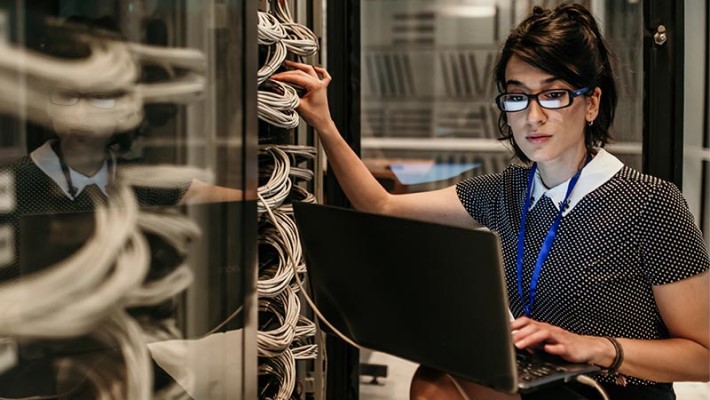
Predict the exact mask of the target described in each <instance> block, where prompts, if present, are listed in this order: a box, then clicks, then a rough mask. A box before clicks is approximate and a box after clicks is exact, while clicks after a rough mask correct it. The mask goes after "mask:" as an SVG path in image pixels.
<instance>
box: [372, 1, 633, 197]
mask: <svg viewBox="0 0 710 400" xmlns="http://www.w3.org/2000/svg"><path fill="white" fill-rule="evenodd" d="M557 3H559V2H557V1H516V0H438V1H429V0H426V1H425V0H391V1H386V2H383V1H376V0H363V1H362V21H363V22H362V24H363V25H362V58H361V64H362V119H361V122H362V156H363V159H364V160H365V162H366V164H367V165H368V166H369V168H370V170H371V171H372V172H373V173H374V174H375V176H377V177H378V179H379V180H380V182H381V183H382V184H383V185H384V186H385V187H386V188H387V189H388V190H390V191H392V192H399V193H401V192H416V191H422V190H430V189H435V188H441V187H446V186H449V185H452V184H454V183H455V182H457V181H459V180H461V179H463V178H466V177H469V176H474V175H478V174H484V173H491V172H498V171H501V170H502V169H503V168H505V166H506V165H508V164H509V163H510V161H511V157H512V153H511V152H510V151H509V150H508V149H507V148H506V147H505V146H504V145H503V144H502V143H501V142H499V141H498V140H497V137H498V136H499V134H498V128H497V126H498V110H497V109H496V108H495V107H493V106H492V103H493V99H494V98H495V96H496V95H497V94H498V91H497V89H496V87H495V82H494V80H493V67H494V66H495V62H496V57H497V55H498V51H499V48H500V46H501V44H502V41H503V40H505V38H506V36H507V32H509V31H510V30H511V29H512V28H513V27H515V26H516V25H517V23H519V22H520V21H521V20H522V19H523V18H524V17H525V16H526V15H527V14H528V13H529V11H530V10H531V9H532V7H533V6H534V5H543V6H545V7H554V6H555V5H557ZM581 3H582V4H583V5H585V6H586V7H588V8H589V9H590V10H592V11H593V12H594V13H595V15H596V16H597V18H598V20H599V21H600V23H601V26H602V29H603V30H604V33H605V35H606V36H607V39H609V41H610V42H611V44H612V47H613V49H615V52H616V55H617V57H618V59H619V62H618V65H617V66H616V67H617V79H618V86H619V88H618V89H619V93H620V96H619V97H620V101H619V106H618V108H617V113H616V121H615V124H614V127H613V129H612V136H613V137H614V139H615V141H614V143H613V144H612V145H609V146H608V148H609V150H610V151H611V152H612V153H614V154H615V155H616V156H617V157H619V158H620V159H621V160H622V161H624V162H625V163H626V164H628V165H629V166H631V167H633V168H636V169H639V170H640V169H641V137H642V123H643V121H642V120H641V115H642V99H643V96H642V82H643V76H642V70H643V64H642V63H643V59H642V54H641V43H642V31H641V29H642V14H641V11H642V7H641V2H640V1H628V2H618V1H598V0H588V1H581Z"/></svg>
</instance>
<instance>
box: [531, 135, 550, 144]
mask: <svg viewBox="0 0 710 400" xmlns="http://www.w3.org/2000/svg"><path fill="white" fill-rule="evenodd" d="M551 137H552V136H550V135H539V134H533V135H528V136H526V137H525V139H527V141H528V142H530V143H533V144H540V143H545V142H547V141H548V140H550V138H551Z"/></svg>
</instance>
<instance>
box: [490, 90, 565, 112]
mask: <svg viewBox="0 0 710 400" xmlns="http://www.w3.org/2000/svg"><path fill="white" fill-rule="evenodd" d="M530 98H535V99H536V100H537V102H538V103H539V104H540V106H541V107H543V108H548V109H552V110H554V109H558V108H564V107H567V106H569V105H570V104H571V103H572V96H570V92H569V91H567V90H547V91H544V92H540V93H538V94H537V95H529V94H525V93H505V94H502V95H501V96H500V97H499V98H498V107H500V109H501V110H502V111H508V112H515V111H522V110H524V109H526V108H527V107H528V105H529V104H530Z"/></svg>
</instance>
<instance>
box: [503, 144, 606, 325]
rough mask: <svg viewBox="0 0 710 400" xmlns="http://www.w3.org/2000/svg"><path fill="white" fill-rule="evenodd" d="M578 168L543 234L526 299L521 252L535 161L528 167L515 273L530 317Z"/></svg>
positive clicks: (522, 302)
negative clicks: (552, 219) (543, 270)
mask: <svg viewBox="0 0 710 400" xmlns="http://www.w3.org/2000/svg"><path fill="white" fill-rule="evenodd" d="M591 159H592V157H591V154H588V155H587V160H586V162H585V163H584V166H586V165H587V164H588V163H589V161H590V160H591ZM584 166H583V167H582V168H580V169H579V170H578V171H577V173H576V174H574V176H573V177H572V179H570V181H569V184H568V185H567V194H565V199H564V200H563V201H562V204H560V210H559V211H558V212H557V215H556V216H555V220H554V221H553V222H552V226H551V227H550V229H549V230H548V231H547V235H545V241H544V242H543V243H542V248H541V249H540V253H539V254H538V255H537V261H536V262H535V269H533V274H532V278H531V279H530V287H529V291H528V299H527V300H526V299H525V296H523V253H524V249H525V221H526V220H527V219H528V210H529V209H530V202H531V201H532V200H531V198H530V194H531V192H532V185H533V179H534V177H535V172H536V171H537V163H534V164H533V166H532V168H531V169H530V176H529V177H528V188H527V191H526V193H525V205H524V206H523V216H522V217H521V219H520V232H519V233H518V258H517V260H516V262H517V274H518V296H519V297H520V304H521V305H522V306H523V312H525V315H526V316H528V317H530V316H531V315H532V308H533V305H534V304H535V294H536V291H537V282H538V280H540V272H541V271H542V265H543V264H544V263H545V260H546V259H547V256H548V255H549V254H550V249H552V244H553V243H554V242H555V236H557V229H558V228H559V227H560V222H562V211H564V210H565V208H566V206H567V202H568V201H569V196H570V194H572V189H574V186H575V185H576V184H577V180H578V179H579V175H580V174H581V173H582V169H583V168H584Z"/></svg>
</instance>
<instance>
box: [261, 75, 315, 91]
mask: <svg viewBox="0 0 710 400" xmlns="http://www.w3.org/2000/svg"><path fill="white" fill-rule="evenodd" d="M271 78H273V79H276V80H277V81H281V82H286V83H290V84H294V85H298V86H300V87H302V88H304V89H306V90H312V89H314V88H315V87H316V86H317V84H318V82H317V81H314V80H313V77H311V76H309V75H307V74H304V73H303V72H302V71H286V72H279V73H278V74H273V75H271Z"/></svg>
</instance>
